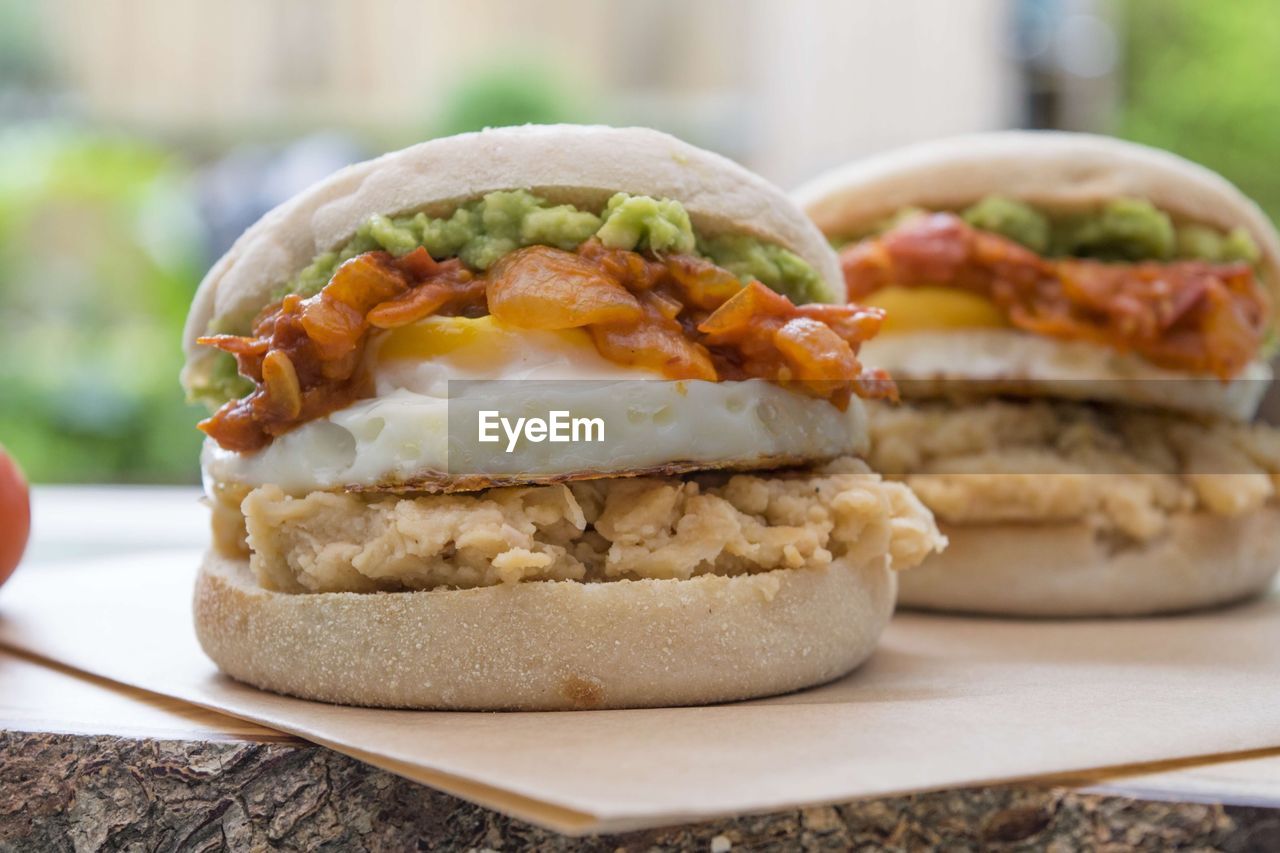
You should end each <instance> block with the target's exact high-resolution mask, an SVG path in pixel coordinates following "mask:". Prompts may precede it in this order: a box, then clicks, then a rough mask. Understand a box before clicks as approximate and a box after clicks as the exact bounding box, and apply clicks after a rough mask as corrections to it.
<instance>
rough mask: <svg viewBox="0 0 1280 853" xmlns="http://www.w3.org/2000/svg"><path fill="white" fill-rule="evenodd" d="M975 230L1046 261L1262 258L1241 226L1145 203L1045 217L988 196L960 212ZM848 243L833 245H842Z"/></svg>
mask: <svg viewBox="0 0 1280 853" xmlns="http://www.w3.org/2000/svg"><path fill="white" fill-rule="evenodd" d="M923 212H924V211H923V210H921V209H920V208H915V207H911V208H904V209H903V210H900V211H898V212H897V213H895V214H894V215H893V216H890V217H887V218H885V219H884V220H882V221H881V222H879V223H877V224H876V225H875V226H874V227H873V228H871V229H870V231H869V233H868V234H864V235H860V236H862V237H866V236H873V235H876V234H882V233H884V232H885V231H888V230H890V229H891V228H893V227H894V226H896V225H898V224H899V223H901V222H902V221H903V220H905V219H909V218H910V217H912V216H917V215H919V214H921V213H923ZM959 213H960V215H961V216H962V217H963V218H964V220H965V221H966V222H968V223H969V224H970V225H972V226H973V227H974V228H980V229H982V230H983V231H990V232H992V233H994V234H1000V235H1001V236H1004V237H1008V238H1009V239H1010V240H1013V241H1015V242H1018V243H1021V244H1022V245H1024V246H1026V247H1027V248H1028V249H1031V250H1032V251H1034V252H1037V253H1039V254H1042V255H1047V256H1050V257H1075V258H1098V259H1100V260H1105V261H1169V260H1197V261H1212V262H1219V263H1222V262H1229V261H1248V262H1249V263H1251V264H1256V263H1257V262H1258V261H1259V259H1260V258H1261V252H1259V250H1258V246H1257V244H1256V243H1254V242H1253V238H1252V237H1250V236H1249V232H1247V231H1245V230H1244V229H1243V228H1235V229H1233V230H1231V231H1229V232H1226V233H1223V232H1221V231H1218V230H1217V229H1215V228H1210V227H1208V226H1205V225H1194V224H1191V225H1187V224H1184V225H1175V224H1174V221H1173V218H1172V217H1171V216H1169V214H1168V213H1167V212H1165V211H1163V210H1160V209H1159V208H1158V207H1156V206H1155V205H1153V204H1151V202H1149V201H1145V200H1143V199H1138V198H1116V199H1112V200H1111V201H1109V202H1107V203H1106V204H1104V205H1103V206H1102V207H1100V208H1098V209H1096V210H1092V211H1089V212H1086V213H1074V214H1067V215H1053V216H1051V215H1049V214H1047V213H1046V212H1045V211H1043V210H1039V209H1037V208H1035V207H1033V206H1032V205H1030V204H1027V203H1026V202H1022V201H1017V200H1015V199H1011V198H1007V197H1005V196H999V195H990V196H987V197H985V198H983V199H981V200H980V201H978V202H977V203H976V204H973V205H970V206H969V207H967V208H965V209H964V210H961V211H959ZM847 242H849V241H847V240H845V241H836V245H837V246H839V245H842V244H843V243H847Z"/></svg>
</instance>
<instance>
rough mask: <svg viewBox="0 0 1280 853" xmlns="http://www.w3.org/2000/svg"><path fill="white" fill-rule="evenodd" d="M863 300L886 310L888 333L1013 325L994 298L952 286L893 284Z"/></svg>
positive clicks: (885, 328)
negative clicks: (904, 285) (901, 285)
mask: <svg viewBox="0 0 1280 853" xmlns="http://www.w3.org/2000/svg"><path fill="white" fill-rule="evenodd" d="M859 301H860V302H861V303H862V304H864V305H873V306H875V307H877V308H883V309H884V312H885V320H884V325H883V326H882V327H881V332H882V333H885V334H892V333H894V332H924V331H933V330H939V329H985V328H1002V327H1006V326H1008V325H1009V321H1008V319H1007V318H1006V317H1005V316H1004V313H1003V312H1001V311H1000V309H999V308H997V307H996V305H995V303H994V302H992V301H991V300H989V299H987V298H985V297H983V296H979V295H977V294H975V293H969V292H967V291H963V290H956V289H955V288H950V287H910V288H908V287H897V286H890V287H885V288H881V289H880V290H877V291H876V292H875V293H872V294H870V295H869V296H867V297H866V298H865V299H862V300H859Z"/></svg>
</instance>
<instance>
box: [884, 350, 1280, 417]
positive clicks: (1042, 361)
mask: <svg viewBox="0 0 1280 853" xmlns="http://www.w3.org/2000/svg"><path fill="white" fill-rule="evenodd" d="M861 358H862V360H863V362H864V363H866V364H867V365H870V366H871V367H882V368H884V369H886V370H888V371H889V373H890V374H891V375H892V376H893V377H894V378H895V379H897V380H898V382H899V387H900V388H901V390H902V393H903V396H904V397H910V396H948V395H954V396H965V395H967V394H971V393H985V392H992V393H1014V394H1019V395H1023V396H1035V397H1057V398H1063V399H1068V400H1092V401H1101V402H1112V403H1127V404H1132V405H1141V406H1150V407H1155V408H1161V409H1169V410H1173V411H1180V412H1187V413H1191V414H1200V415H1211V416H1217V417H1224V418H1229V419H1231V420H1239V421H1247V420H1249V419H1251V418H1252V417H1253V416H1254V414H1255V413H1256V412H1257V410H1258V406H1259V405H1260V404H1261V402H1262V398H1263V396H1264V395H1265V394H1266V390H1267V384H1268V382H1269V381H1270V380H1271V378H1272V371H1271V368H1270V367H1269V366H1268V365H1267V364H1266V363H1265V362H1261V361H1255V362H1253V363H1251V364H1250V365H1248V367H1246V368H1245V370H1244V371H1243V372H1242V373H1241V375H1240V376H1238V377H1236V378H1235V379H1232V380H1231V381H1229V382H1222V381H1219V380H1218V379H1216V378H1215V377H1213V376H1207V375H1196V374H1191V373H1186V372H1181V371H1175V370H1167V369H1164V368H1161V367H1158V366H1156V365H1154V364H1152V363H1151V362H1149V361H1147V360H1146V359H1144V358H1142V357H1141V356H1138V355H1135V354H1133V353H1122V352H1118V351H1116V350H1113V349H1111V348H1110V347H1105V346H1100V345H1098V344H1093V343H1088V342H1086V341H1065V340H1057V339H1054V338H1048V337H1043V336H1040V335H1033V334H1028V333H1027V332H1023V331H1019V330H1017V329H992V328H979V329H945V330H927V331H913V332H897V333H892V334H882V335H880V336H879V337H877V338H876V339H875V340H872V341H868V342H867V343H866V344H864V345H863V347H862V353H861Z"/></svg>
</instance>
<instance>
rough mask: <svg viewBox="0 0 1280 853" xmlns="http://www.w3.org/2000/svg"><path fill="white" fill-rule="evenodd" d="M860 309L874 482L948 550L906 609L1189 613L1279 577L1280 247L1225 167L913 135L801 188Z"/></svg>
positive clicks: (1104, 148)
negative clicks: (885, 482)
mask: <svg viewBox="0 0 1280 853" xmlns="http://www.w3.org/2000/svg"><path fill="white" fill-rule="evenodd" d="M795 198H796V199H797V201H798V202H799V203H800V204H801V206H802V207H804V208H805V209H806V211H807V212H808V213H809V214H810V216H811V217H812V218H813V219H814V221H815V222H816V224H817V225H818V226H819V227H820V228H821V229H822V230H823V232H824V233H826V234H827V235H828V237H829V238H830V239H831V240H832V242H833V243H834V244H835V245H837V246H839V247H840V262H841V267H842V270H843V273H844V278H845V282H846V285H847V288H848V294H847V296H848V298H849V299H851V300H852V301H854V302H856V303H860V304H865V305H875V306H880V307H882V308H884V309H886V311H887V315H888V319H887V321H886V324H885V326H884V329H883V330H882V333H881V335H880V336H879V337H878V338H877V339H876V340H875V341H874V342H870V343H868V345H867V346H866V347H864V348H863V350H862V356H861V357H862V358H863V360H864V361H865V362H866V363H867V364H870V365H875V366H877V367H881V368H885V369H887V370H889V371H890V372H891V373H892V374H893V375H894V377H895V378H896V379H897V380H899V386H900V388H901V393H902V396H903V398H904V404H903V405H902V406H899V407H887V406H880V405H875V406H873V412H872V417H871V421H872V425H871V433H872V442H873V447H872V451H871V454H870V456H869V460H870V461H871V464H872V466H873V467H874V468H876V470H879V471H882V472H884V473H887V474H891V475H893V476H894V477H895V478H897V479H900V480H902V481H904V482H907V483H908V484H910V485H911V486H912V488H913V489H914V490H915V491H916V492H917V493H918V494H919V496H920V498H921V499H922V500H923V501H924V502H925V504H927V505H928V506H929V507H930V509H932V510H933V512H934V513H935V515H936V516H937V517H938V519H939V521H940V524H941V527H942V529H943V531H944V532H945V533H946V535H947V536H948V537H949V539H950V542H951V545H950V547H949V548H948V550H947V551H946V552H945V553H943V554H939V555H936V556H933V557H930V558H929V560H928V562H927V563H926V564H925V565H924V566H922V567H921V568H920V569H919V570H916V571H914V572H912V573H911V576H910V577H909V578H905V579H904V583H903V585H902V590H901V600H902V602H903V603H904V604H907V605H911V606H916V607H923V608H931V609H940V610H959V611H969V612H980V613H996V614H1011V615H1058V616H1088V615H1122V614H1142V613H1156V612H1165V611H1175V610H1184V609H1188V608H1195V607H1203V606H1209V605H1215V604H1220V603H1225V602H1229V601H1234V600H1237V599H1241V598H1243V597H1246V596H1249V595H1253V594H1256V593H1257V592H1259V591H1260V590H1262V589H1265V588H1266V587H1267V585H1268V584H1269V583H1270V581H1271V578H1272V577H1273V576H1274V575H1275V573H1276V570H1277V568H1280V502H1278V500H1277V487H1278V486H1280V432H1277V430H1275V429H1274V428H1272V427H1269V426H1265V425H1262V424H1257V423H1251V420H1252V418H1253V417H1254V415H1255V412H1256V411H1257V408H1258V406H1259V403H1260V401H1261V400H1262V398H1263V396H1264V395H1265V393H1266V391H1267V388H1268V386H1269V385H1270V382H1271V378H1272V374H1271V368H1270V367H1269V366H1268V363H1267V359H1268V357H1269V355H1270V354H1272V353H1273V352H1274V349H1275V329H1276V307H1277V304H1278V300H1277V294H1280V240H1278V238H1277V235H1276V231H1275V229H1274V228H1273V227H1272V225H1271V223H1270V222H1269V221H1268V220H1267V218H1266V216H1265V215H1264V214H1263V213H1262V212H1261V210H1259V208H1258V207H1257V206H1256V205H1255V204H1254V203H1253V202H1251V201H1250V200H1249V199H1248V198H1246V197H1245V196H1244V195H1243V194H1242V193H1241V192H1240V191H1239V190H1237V189H1236V188H1235V187H1234V186H1232V185H1231V184H1230V183H1229V182H1228V181H1226V180H1225V179H1224V178H1222V177H1221V176H1219V175H1217V174H1215V173H1213V172H1211V171H1209V170H1208V169H1205V168H1203V167H1201V166H1198V165H1196V164H1194V163H1190V162H1188V161H1186V160H1184V159H1181V158H1179V157H1176V156H1174V155H1172V154H1169V153H1167V152H1163V151H1157V150H1154V149H1151V148H1147V147H1144V146H1141V145H1136V144H1133V143H1128V142H1122V141H1119V140H1115V139H1110V138H1104V137H1099V136H1091V135H1086V134H1071V133H1056V132H1003V133H991V134H981V135H975V136H968V137H959V138H954V139H947V140H942V141H938V142H931V143H928V144H923V145H918V146H914V147H909V148H906V149H902V150H899V151H895V152H892V153H889V154H886V155H883V156H880V157H874V158H871V159H867V160H864V161H861V162H858V163H854V164H851V165H849V166H847V167H845V168H843V169H838V170H836V171H834V172H832V173H830V174H828V175H826V176H823V177H820V178H818V179H817V180H815V181H814V182H812V183H811V184H809V185H807V186H806V187H804V188H802V189H801V190H799V191H798V192H797V193H796V194H795Z"/></svg>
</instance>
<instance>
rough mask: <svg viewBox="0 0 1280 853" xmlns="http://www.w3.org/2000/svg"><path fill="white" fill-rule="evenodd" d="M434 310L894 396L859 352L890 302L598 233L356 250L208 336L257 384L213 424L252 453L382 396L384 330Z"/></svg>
mask: <svg viewBox="0 0 1280 853" xmlns="http://www.w3.org/2000/svg"><path fill="white" fill-rule="evenodd" d="M433 315H441V316H467V317H481V316H485V315H492V316H493V317H494V318H496V319H497V320H499V321H501V322H502V323H504V324H506V325H509V326H513V327H516V328H522V329H573V328H583V329H585V330H586V331H587V332H588V334H589V335H590V336H591V340H592V341H593V342H594V344H595V346H596V349H597V350H598V351H599V352H600V354H601V355H602V356H604V357H605V358H607V359H609V360H610V361H613V362H616V363H618V364H623V365H628V366H635V367H640V368H646V369H649V370H653V371H655V372H658V373H660V374H661V375H663V376H664V377H666V378H668V379H705V380H710V381H717V380H722V379H768V380H773V381H779V382H795V383H796V385H797V387H798V388H800V389H801V390H803V391H804V392H805V393H808V394H810V395H812V396H816V397H820V398H823V399H826V400H829V401H831V403H833V404H834V405H836V406H838V407H840V408H841V409H843V408H845V407H846V406H847V405H848V402H849V399H850V397H851V396H852V395H853V394H857V395H859V396H862V397H889V396H893V395H894V394H895V389H894V386H893V383H892V381H891V380H890V379H889V378H888V376H887V375H886V374H885V373H884V372H883V371H875V370H864V369H863V367H862V365H861V363H859V361H858V357H857V353H858V348H859V346H860V345H861V344H862V343H863V342H864V341H866V340H868V339H870V338H871V337H873V336H874V335H875V334H876V332H877V331H878V330H879V328H880V324H881V322H882V320H883V314H882V312H881V311H880V310H879V309H877V308H863V307H859V306H856V305H799V306H797V305H794V304H792V303H791V301H790V300H789V299H787V298H786V297H785V296H781V295H779V294H777V293H775V292H774V291H772V290H769V289H768V288H767V287H765V286H764V285H762V284H760V283H759V282H758V281H751V282H749V283H748V284H746V285H745V286H744V285H743V284H742V282H741V281H740V280H739V279H738V277H737V276H736V275H734V274H733V273H731V272H729V271H728V270H726V269H723V268H721V267H718V266H716V265H715V264H713V263H711V262H710V261H707V260H704V259H702V258H698V257H694V256H691V255H670V256H666V257H663V258H651V257H646V256H645V255H641V254H639V253H636V252H631V251H626V250H622V249H609V248H606V247H605V246H603V245H602V244H601V243H600V242H599V241H596V240H591V241H588V242H586V243H584V244H583V245H582V246H580V247H578V249H577V250H576V251H573V252H567V251H563V250H561V249H555V248H551V247H548V246H530V247H527V248H524V249H519V250H517V251H514V252H512V253H511V254H509V255H507V256H506V257H504V258H502V259H501V260H500V261H498V262H497V263H496V264H494V265H493V266H492V267H490V268H489V270H488V271H487V272H485V273H482V274H476V273H473V272H472V271H470V270H468V269H467V268H466V267H464V266H463V265H462V263H461V262H460V261H458V260H457V259H453V260H448V261H436V260H434V259H433V258H432V257H431V256H430V255H429V254H428V253H427V251H426V249H423V248H418V249H415V250H414V251H413V252H410V253H409V254H407V255H404V256H403V257H400V258H393V257H392V256H391V255H389V254H387V253H385V252H367V253H365V254H362V255H357V256H356V257H354V258H352V259H351V260H349V261H347V262H346V263H344V264H343V265H342V266H340V267H338V269H337V270H336V271H335V272H334V274H333V278H332V279H330V281H329V283H328V284H327V285H325V287H324V288H323V289H322V290H321V291H320V292H319V293H317V294H316V295H315V296H312V297H310V298H308V299H303V298H302V297H300V296H297V295H292V296H286V297H285V298H284V299H283V300H282V301H280V302H277V303H274V304H272V305H270V306H268V307H267V308H265V309H263V311H262V312H261V313H260V314H259V315H258V317H257V318H256V319H255V321H254V323H253V328H252V331H251V334H249V335H245V336H237V335H210V336H207V337H203V338H200V339H199V343H201V344H205V345H208V346H212V347H216V348H218V349H221V350H223V351H225V352H229V353H231V354H232V355H234V356H235V357H236V361H237V363H238V365H239V369H240V373H241V374H243V375H244V376H246V377H248V378H249V379H251V380H253V382H254V384H255V386H256V387H255V389H254V391H253V392H252V393H251V394H249V395H248V396H246V397H244V398H242V399H239V400H232V401H230V402H228V403H226V404H225V405H224V406H223V407H222V408H220V409H219V410H218V411H217V412H216V413H214V415H213V416H212V417H210V418H208V419H206V420H204V421H202V422H201V423H200V429H202V430H203V431H204V432H205V433H207V434H208V435H209V436H211V437H212V438H213V439H214V440H215V441H216V442H217V443H218V444H219V445H220V446H222V447H223V448H226V449H227V450H234V451H241V452H248V451H253V450H258V449H260V448H262V447H264V446H266V445H267V444H269V443H270V442H271V441H272V439H274V438H275V437H276V436H279V435H282V434H283V433H286V432H288V431H289V430H291V429H294V428H296V427H297V426H299V425H301V424H303V423H306V422H307V421H310V420H313V419H315V418H320V417H323V416H325V415H327V414H329V413H330V412H333V411H337V410H338V409H341V408H343V407H345V406H347V405H349V404H350V403H351V402H353V401H354V400H357V399H360V398H362V397H367V396H369V395H370V394H372V393H373V388H372V382H371V380H370V377H369V375H368V371H367V369H366V368H365V358H364V354H365V348H366V346H367V344H368V341H369V337H370V335H371V334H373V333H375V332H376V331H377V330H379V329H392V328H396V327H399V326H404V325H408V324H410V323H415V322H417V321H419V320H422V319H424V318H426V317H429V316H433Z"/></svg>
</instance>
